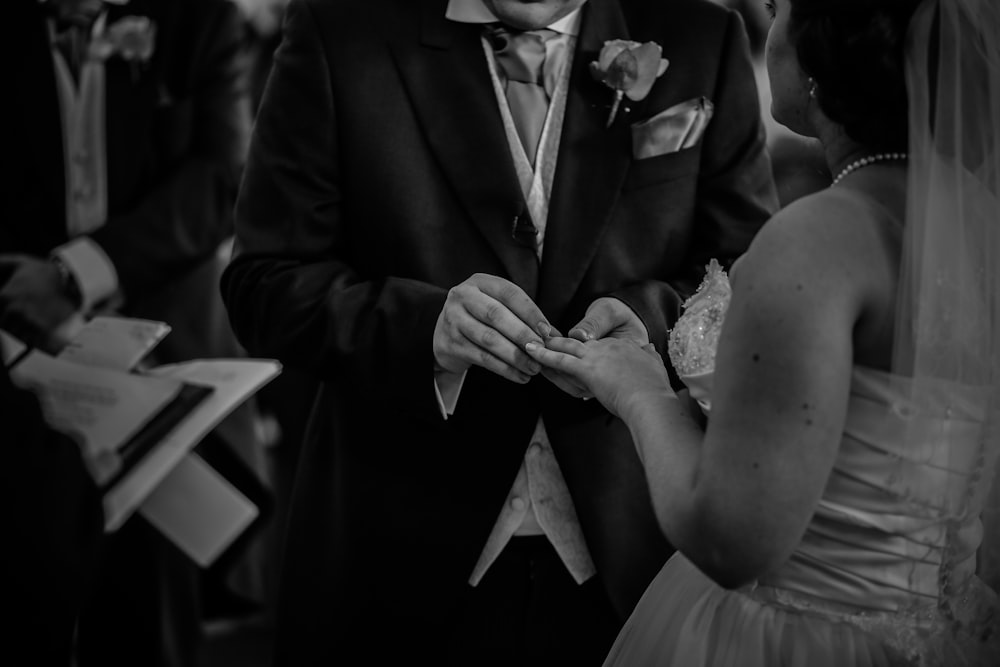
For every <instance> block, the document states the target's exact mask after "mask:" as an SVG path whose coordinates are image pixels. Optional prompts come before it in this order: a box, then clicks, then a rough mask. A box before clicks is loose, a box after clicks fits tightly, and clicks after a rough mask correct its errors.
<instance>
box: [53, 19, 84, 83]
mask: <svg viewBox="0 0 1000 667" xmlns="http://www.w3.org/2000/svg"><path fill="white" fill-rule="evenodd" d="M57 30H58V32H56V35H55V40H54V45H55V47H56V48H57V49H58V50H59V51H60V52H61V53H62V56H63V59H65V61H66V64H67V65H68V66H69V69H70V72H72V73H73V78H74V79H77V80H79V78H80V68H81V67H82V66H83V61H84V59H85V57H86V50H87V35H86V32H85V30H86V28H82V27H80V26H76V25H69V26H65V27H61V28H58V29H57Z"/></svg>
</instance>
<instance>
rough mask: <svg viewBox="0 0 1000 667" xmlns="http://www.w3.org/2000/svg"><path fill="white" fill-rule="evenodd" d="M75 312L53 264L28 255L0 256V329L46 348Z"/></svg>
mask: <svg viewBox="0 0 1000 667" xmlns="http://www.w3.org/2000/svg"><path fill="white" fill-rule="evenodd" d="M75 312H76V304H74V303H73V301H72V299H71V298H70V297H69V295H67V294H66V292H65V290H64V286H63V281H62V276H61V275H60V273H59V269H58V268H57V267H56V266H55V264H53V263H52V262H50V261H47V260H44V259H39V258H36V257H29V256H27V255H0V328H2V329H4V330H6V331H8V332H9V333H11V334H13V335H14V336H17V337H18V338H20V339H21V340H22V341H23V342H25V343H26V344H29V345H34V346H37V347H42V348H45V347H46V341H48V340H49V339H50V338H51V336H52V335H53V333H54V332H56V330H57V329H58V328H59V326H60V325H61V324H62V323H63V322H65V321H67V320H68V319H69V318H70V317H72V316H73V314H74V313H75Z"/></svg>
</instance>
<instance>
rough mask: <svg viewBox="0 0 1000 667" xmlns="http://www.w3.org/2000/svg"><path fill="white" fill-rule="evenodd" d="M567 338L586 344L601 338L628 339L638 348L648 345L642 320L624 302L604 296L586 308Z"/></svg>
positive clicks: (646, 332)
mask: <svg viewBox="0 0 1000 667" xmlns="http://www.w3.org/2000/svg"><path fill="white" fill-rule="evenodd" d="M569 337H570V338H575V339H577V340H579V341H582V342H584V343H586V342H587V341H588V340H600V339H601V338H628V339H630V340H634V341H635V342H637V343H638V344H639V345H640V346H645V345H648V344H649V332H648V331H647V330H646V325H645V324H643V322H642V319H640V318H639V316H638V315H636V313H635V311H634V310H632V309H631V308H630V307H629V306H628V305H627V304H626V303H625V302H624V301H622V300H621V299H616V298H614V297H610V296H605V297H601V298H600V299H597V300H595V301H594V302H593V303H592V304H590V307H589V308H587V314H586V315H584V317H583V319H582V320H580V322H579V323H578V324H577V325H576V326H575V327H573V328H572V329H570V330H569Z"/></svg>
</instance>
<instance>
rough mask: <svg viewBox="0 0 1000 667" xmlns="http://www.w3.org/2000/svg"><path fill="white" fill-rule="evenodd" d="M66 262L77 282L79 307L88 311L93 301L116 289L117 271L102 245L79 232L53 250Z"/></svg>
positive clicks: (93, 303)
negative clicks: (79, 299)
mask: <svg viewBox="0 0 1000 667" xmlns="http://www.w3.org/2000/svg"><path fill="white" fill-rule="evenodd" d="M52 254H53V255H56V256H58V257H59V259H61V260H62V261H63V263H64V264H66V268H68V269H69V270H70V272H71V273H72V274H73V278H75V279H76V283H77V285H79V286H80V296H81V297H82V298H83V304H82V305H81V309H82V310H83V312H85V313H86V312H88V311H89V310H90V309H91V308H93V307H94V305H96V304H98V303H100V302H102V301H104V300H105V299H107V298H108V297H110V296H111V295H113V294H114V293H115V292H117V291H118V272H117V271H115V265H114V264H112V263H111V259H110V258H109V257H108V256H107V254H106V253H105V252H104V250H103V249H102V248H101V246H99V245H97V243H95V242H94V241H92V240H91V239H90V238H89V237H86V236H80V237H77V238H75V239H73V240H72V241H70V242H69V243H66V244H64V245H61V246H59V247H58V248H56V249H55V250H54V251H53V253H52Z"/></svg>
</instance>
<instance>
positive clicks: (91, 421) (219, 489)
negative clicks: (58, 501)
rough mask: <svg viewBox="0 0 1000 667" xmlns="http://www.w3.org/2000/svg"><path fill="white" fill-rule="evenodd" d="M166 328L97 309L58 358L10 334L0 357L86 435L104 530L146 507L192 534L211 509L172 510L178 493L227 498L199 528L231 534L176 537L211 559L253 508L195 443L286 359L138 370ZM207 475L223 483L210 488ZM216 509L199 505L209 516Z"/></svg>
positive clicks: (55, 417) (77, 433) (60, 419)
mask: <svg viewBox="0 0 1000 667" xmlns="http://www.w3.org/2000/svg"><path fill="white" fill-rule="evenodd" d="M169 330H170V328H169V326H167V325H166V324H164V323H162V322H151V321H146V320H135V319H129V318H119V317H97V318H94V319H93V320H91V321H90V322H88V323H87V324H85V325H84V326H83V328H81V329H80V330H79V331H77V332H76V333H75V335H74V336H73V338H72V340H71V341H70V343H69V344H68V345H67V346H66V347H65V348H64V349H63V350H62V351H61V353H60V354H59V355H58V356H57V357H53V356H50V355H48V354H45V353H43V352H41V351H38V350H30V349H26V348H24V346H23V345H19V343H18V342H17V341H16V340H13V339H11V338H10V337H8V336H4V337H3V338H4V346H3V347H4V360H3V361H4V363H5V364H6V365H7V366H8V367H9V368H10V374H11V378H12V379H13V380H14V381H15V382H16V383H18V384H20V385H21V386H26V387H30V388H32V389H34V390H35V392H36V393H37V395H38V396H39V398H40V400H41V403H42V406H43V409H44V412H45V415H46V419H47V420H48V421H49V423H50V424H52V425H53V426H54V427H56V428H57V429H59V430H61V431H64V432H67V433H70V434H71V435H73V436H74V437H75V438H76V439H77V440H78V442H80V444H81V448H82V451H83V453H84V460H85V462H86V463H87V466H88V468H89V470H90V471H91V474H92V475H93V476H94V479H95V481H96V482H97V484H98V486H99V487H101V488H102V490H103V491H104V514H105V527H106V529H107V530H109V531H112V530H116V529H117V528H118V527H120V526H121V525H122V523H124V522H125V520H126V519H128V518H129V517H130V516H131V515H132V514H133V513H134V512H136V511H137V510H139V511H142V512H143V514H144V515H145V516H146V518H147V519H150V520H151V521H152V522H153V523H154V524H155V525H157V526H158V527H160V528H161V530H163V531H164V532H165V533H167V534H168V537H171V538H172V539H174V540H175V542H176V541H178V540H184V539H188V538H189V537H190V534H191V532H192V531H191V529H189V526H195V523H196V519H201V518H204V517H196V516H192V514H193V513H192V512H190V511H187V512H186V513H185V515H184V516H174V517H172V516H170V513H171V512H175V513H176V512H177V511H179V510H178V508H180V507H181V504H180V503H178V502H177V500H178V497H179V496H182V495H183V496H187V497H188V498H191V497H193V496H195V495H198V494H201V496H202V497H205V498H208V497H211V498H212V499H213V500H214V501H218V503H220V507H221V503H225V502H228V503H229V506H230V509H231V511H230V512H229V514H228V515H227V516H226V517H221V516H220V517H219V518H218V522H217V525H216V526H214V527H213V528H212V529H211V530H207V529H205V526H204V522H202V526H201V527H200V528H198V530H201V532H203V533H205V532H206V530H207V533H212V532H214V533H218V532H219V531H218V530H216V528H220V527H222V528H224V529H223V530H222V532H223V533H225V535H224V536H221V537H220V536H219V535H217V534H216V535H208V536H207V538H206V539H207V541H206V539H202V538H201V536H199V538H198V539H199V540H200V542H199V545H200V546H197V547H192V548H193V549H194V551H195V552H197V553H193V552H192V550H191V548H188V547H189V546H190V545H185V544H180V543H179V544H178V546H181V547H182V548H185V550H187V551H188V552H189V554H190V555H192V557H194V558H195V559H196V560H198V561H199V562H202V563H203V564H205V563H206V562H207V561H210V560H211V558H212V557H214V555H217V553H218V552H219V551H220V550H221V549H222V548H224V547H225V544H226V543H227V540H231V539H234V538H235V536H236V535H237V534H238V533H239V531H240V530H241V529H242V527H245V526H246V525H247V524H248V523H249V522H250V521H252V520H253V518H254V517H255V516H256V514H255V512H256V508H253V507H252V504H251V505H250V508H251V509H248V508H247V507H246V504H245V503H244V504H241V503H240V502H237V500H238V499H235V497H234V496H233V493H232V492H233V491H235V489H227V488H224V487H226V486H227V485H226V483H225V480H224V479H222V478H221V477H218V476H217V475H216V477H217V479H213V478H212V475H213V473H212V471H211V470H210V469H206V466H205V465H204V462H203V461H200V459H198V460H196V459H197V456H196V455H195V454H193V453H191V450H192V449H193V448H194V447H195V445H197V444H198V443H199V442H200V441H201V440H202V438H204V437H205V435H207V434H208V433H209V432H210V431H211V430H212V429H213V428H215V426H217V425H218V424H219V422H220V421H222V420H223V419H224V418H225V417H226V416H227V415H229V414H230V413H231V412H232V411H233V410H234V409H235V408H237V407H238V406H239V405H240V404H242V403H243V402H245V401H246V400H247V399H249V398H250V397H251V396H252V395H253V394H254V393H256V392H257V391H258V390H259V389H260V388H261V387H263V386H264V385H265V384H267V382H269V381H270V380H271V379H273V378H274V377H276V376H277V375H278V374H279V373H280V371H281V365H280V364H279V363H278V362H277V361H273V360H268V359H245V358H238V359H196V360H192V361H188V362H184V363H179V364H171V365H168V366H160V367H156V368H151V369H143V370H136V368H137V365H138V364H139V362H140V360H141V359H142V358H143V357H145V356H146V354H148V352H149V351H150V350H151V349H152V348H153V347H155V345H156V344H157V343H158V342H159V341H160V340H161V339H162V338H163V337H164V336H165V335H167V333H168V332H169ZM0 333H2V332H0ZM207 484H215V486H216V488H215V489H211V490H206V489H207V487H206V485H207ZM193 485H197V487H198V488H197V489H196V490H193V489H194V486H193ZM171 489H174V491H171ZM147 501H149V502H147ZM147 505H148V507H147ZM212 509H213V508H205V511H204V512H201V509H200V508H199V512H198V513H203V514H204V516H205V517H208V516H210V515H211V510H212ZM220 522H221V523H220ZM234 522H236V523H234ZM223 524H226V525H225V526H223ZM172 533H173V534H172ZM182 533H187V536H185V535H183V534H182ZM207 533H206V535H207ZM223 538H224V539H223ZM213 540H214V541H213ZM196 541H197V540H196ZM206 545H209V546H206Z"/></svg>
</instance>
